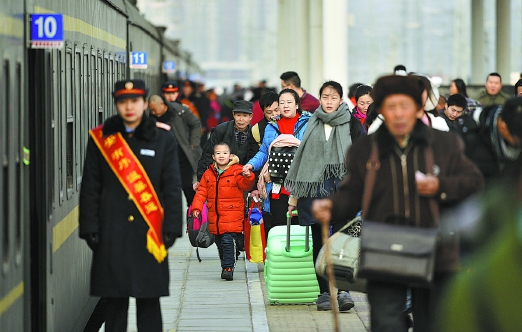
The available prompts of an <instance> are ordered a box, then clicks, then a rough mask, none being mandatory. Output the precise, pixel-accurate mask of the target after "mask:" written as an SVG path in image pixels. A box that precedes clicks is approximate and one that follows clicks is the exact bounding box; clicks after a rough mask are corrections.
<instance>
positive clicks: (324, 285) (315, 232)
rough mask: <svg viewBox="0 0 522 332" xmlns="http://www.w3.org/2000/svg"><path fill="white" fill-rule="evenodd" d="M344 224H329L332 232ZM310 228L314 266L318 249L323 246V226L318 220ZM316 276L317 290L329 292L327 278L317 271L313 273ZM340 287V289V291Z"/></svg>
mask: <svg viewBox="0 0 522 332" xmlns="http://www.w3.org/2000/svg"><path fill="white" fill-rule="evenodd" d="M343 226H344V224H340V223H337V224H333V225H332V226H331V232H332V234H333V233H335V232H337V231H338V230H339V229H341V227H343ZM310 229H311V231H312V245H313V259H314V266H315V262H317V256H319V251H321V248H322V247H323V228H322V224H320V223H319V222H317V223H315V224H312V225H310ZM315 275H316V277H317V282H318V283H319V291H320V292H321V294H322V293H325V292H326V293H330V286H329V285H330V284H329V283H328V280H326V279H324V278H323V277H321V276H320V275H318V274H317V273H316V274H315ZM341 290H342V289H340V291H341Z"/></svg>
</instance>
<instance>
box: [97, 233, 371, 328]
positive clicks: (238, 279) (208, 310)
mask: <svg viewBox="0 0 522 332" xmlns="http://www.w3.org/2000/svg"><path fill="white" fill-rule="evenodd" d="M199 253H200V257H201V259H202V262H199V261H198V259H197V256H196V248H193V247H192V246H191V245H190V243H189V240H188V237H187V236H184V237H182V238H180V239H178V240H177V241H176V243H175V244H174V246H173V247H172V248H170V249H169V255H168V259H169V267H170V296H169V297H163V298H161V307H162V315H163V330H164V331H168V332H174V331H176V332H182V331H242V332H247V331H256V332H267V331H270V332H283V331H284V332H287V331H299V332H326V331H328V332H330V331H334V322H333V315H332V312H331V311H317V309H316V305H315V304H296V305H278V304H276V305H271V304H270V303H269V301H268V298H267V296H266V287H265V283H264V277H263V264H254V263H250V262H248V261H247V260H246V259H245V255H244V253H243V252H242V253H241V255H240V257H239V260H238V261H237V264H236V268H235V271H234V280H232V281H225V280H223V279H221V265H220V261H219V257H218V253H217V247H216V246H215V245H212V246H211V247H210V248H206V249H201V248H200V249H199ZM351 294H352V297H353V299H354V301H355V307H354V308H353V309H351V310H350V311H347V312H343V313H339V322H340V327H341V331H350V332H360V331H369V330H370V314H369V305H368V302H367V300H366V295H365V294H362V293H355V292H352V293H351ZM128 317H129V318H128V322H129V323H128V331H137V328H136V306H135V302H134V301H133V299H131V302H130V305H129V316H128ZM100 331H104V328H103V327H102V329H101V330H100Z"/></svg>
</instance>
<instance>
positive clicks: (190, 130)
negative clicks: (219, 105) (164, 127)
mask: <svg viewBox="0 0 522 332" xmlns="http://www.w3.org/2000/svg"><path fill="white" fill-rule="evenodd" d="M167 106H168V110H167V113H171V114H172V115H171V118H170V120H169V121H168V122H167V123H168V124H169V125H170V126H171V129H170V130H171V131H172V133H173V134H174V136H175V137H176V140H177V141H178V144H179V148H180V149H181V150H182V151H183V153H184V154H185V156H186V157H187V159H188V161H189V162H190V166H191V167H192V170H193V171H194V173H196V170H197V167H198V160H199V157H201V146H200V145H199V143H200V138H201V122H200V120H199V119H198V118H197V117H196V116H195V115H194V114H193V113H192V112H191V111H190V110H189V109H188V108H187V107H185V106H183V105H181V104H179V103H176V102H174V103H167Z"/></svg>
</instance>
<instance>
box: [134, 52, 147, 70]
mask: <svg viewBox="0 0 522 332" xmlns="http://www.w3.org/2000/svg"><path fill="white" fill-rule="evenodd" d="M147 60H148V59H147V52H131V63H130V67H131V68H134V69H147Z"/></svg>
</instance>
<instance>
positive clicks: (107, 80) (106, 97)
mask: <svg viewBox="0 0 522 332" xmlns="http://www.w3.org/2000/svg"><path fill="white" fill-rule="evenodd" d="M103 75H104V77H103V82H104V83H105V89H103V96H104V98H103V100H104V102H105V105H104V106H105V107H104V110H105V119H107V117H109V116H110V113H111V112H110V109H111V108H110V105H111V100H110V98H111V94H110V93H109V91H112V85H111V83H110V79H111V75H110V72H109V59H107V55H106V54H104V58H103Z"/></svg>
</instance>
